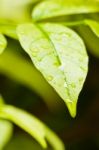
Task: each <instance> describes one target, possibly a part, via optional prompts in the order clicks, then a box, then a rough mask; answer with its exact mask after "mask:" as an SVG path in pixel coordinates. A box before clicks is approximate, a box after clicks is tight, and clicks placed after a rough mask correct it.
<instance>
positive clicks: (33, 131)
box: [0, 105, 47, 148]
mask: <svg viewBox="0 0 99 150" xmlns="http://www.w3.org/2000/svg"><path fill="white" fill-rule="evenodd" d="M0 117H2V118H3V117H4V118H5V119H9V120H10V121H12V122H13V123H15V124H16V125H18V126H19V127H21V128H22V129H23V130H25V131H26V132H28V133H29V134H30V135H31V136H32V137H34V138H35V139H36V140H37V141H38V142H39V143H40V144H41V145H42V146H43V147H44V148H46V146H47V145H46V141H45V139H44V138H45V131H44V127H43V126H42V124H41V123H40V121H39V120H38V119H36V118H35V117H34V116H32V115H30V114H28V113H27V112H25V111H23V110H21V109H18V108H15V107H13V106H7V105H5V106H3V107H2V109H1V113H0Z"/></svg>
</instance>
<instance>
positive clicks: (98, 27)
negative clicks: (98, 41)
mask: <svg viewBox="0 0 99 150" xmlns="http://www.w3.org/2000/svg"><path fill="white" fill-rule="evenodd" d="M84 22H85V24H86V25H88V26H89V27H90V28H91V30H92V31H93V32H94V33H95V34H96V36H98V37H99V23H98V22H96V21H94V20H88V19H86V20H85V21H84Z"/></svg>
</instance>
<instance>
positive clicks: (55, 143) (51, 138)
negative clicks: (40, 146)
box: [45, 126, 65, 150]
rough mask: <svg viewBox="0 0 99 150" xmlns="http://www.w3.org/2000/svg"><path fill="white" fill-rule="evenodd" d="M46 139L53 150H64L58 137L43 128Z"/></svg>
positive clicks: (46, 128)
mask: <svg viewBox="0 0 99 150" xmlns="http://www.w3.org/2000/svg"><path fill="white" fill-rule="evenodd" d="M45 132H46V139H47V140H48V142H49V143H50V145H52V147H53V149H54V150H65V147H64V144H63V143H62V141H61V140H60V139H59V137H58V136H57V135H56V134H55V133H54V132H52V131H51V130H50V129H49V128H48V127H47V126H45Z"/></svg>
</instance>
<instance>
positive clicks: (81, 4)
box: [32, 0, 99, 21]
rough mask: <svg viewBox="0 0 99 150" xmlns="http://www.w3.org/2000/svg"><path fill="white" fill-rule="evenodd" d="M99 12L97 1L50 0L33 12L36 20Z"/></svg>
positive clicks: (98, 2) (39, 5)
mask: <svg viewBox="0 0 99 150" xmlns="http://www.w3.org/2000/svg"><path fill="white" fill-rule="evenodd" d="M92 12H99V1H96V0H86V1H85V0H67V1H65V0H48V1H44V2H42V3H40V4H38V5H37V6H36V7H35V8H34V9H33V12H32V17H33V19H34V20H36V21H38V20H42V19H46V18H52V17H57V16H64V15H73V14H81V13H92Z"/></svg>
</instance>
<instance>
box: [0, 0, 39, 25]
mask: <svg viewBox="0 0 99 150" xmlns="http://www.w3.org/2000/svg"><path fill="white" fill-rule="evenodd" d="M37 1H39V0H14V1H12V0H0V18H1V19H3V20H7V21H9V22H12V23H13V22H17V23H20V22H24V21H30V20H31V11H30V10H31V6H33V3H35V2H37Z"/></svg>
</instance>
